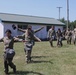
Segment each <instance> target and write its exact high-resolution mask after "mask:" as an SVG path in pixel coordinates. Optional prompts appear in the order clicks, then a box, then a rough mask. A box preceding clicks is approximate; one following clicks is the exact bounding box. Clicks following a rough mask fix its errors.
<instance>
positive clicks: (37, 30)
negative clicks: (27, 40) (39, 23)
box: [34, 26, 44, 33]
mask: <svg viewBox="0 0 76 75" xmlns="http://www.w3.org/2000/svg"><path fill="white" fill-rule="evenodd" d="M43 28H44V26H43V27H41V28H39V29H36V30H34V33H36V32H39V31H40V30H42V29H43Z"/></svg>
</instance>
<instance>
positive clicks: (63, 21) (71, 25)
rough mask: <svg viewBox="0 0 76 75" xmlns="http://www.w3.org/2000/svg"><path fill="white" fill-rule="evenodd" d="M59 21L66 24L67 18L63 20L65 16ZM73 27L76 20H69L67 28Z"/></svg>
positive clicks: (75, 25)
mask: <svg viewBox="0 0 76 75" xmlns="http://www.w3.org/2000/svg"><path fill="white" fill-rule="evenodd" d="M60 21H61V22H62V23H64V24H65V25H66V26H67V20H65V18H62V19H60ZM75 27H76V20H75V21H72V22H71V21H69V28H70V29H72V30H73V29H74V28H75Z"/></svg>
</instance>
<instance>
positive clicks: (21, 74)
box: [9, 71, 43, 75]
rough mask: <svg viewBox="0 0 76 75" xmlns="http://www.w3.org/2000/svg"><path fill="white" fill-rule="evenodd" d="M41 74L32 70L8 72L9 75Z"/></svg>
mask: <svg viewBox="0 0 76 75" xmlns="http://www.w3.org/2000/svg"><path fill="white" fill-rule="evenodd" d="M29 74H30V75H34V74H35V75H43V74H41V73H38V72H33V71H17V72H16V74H14V73H13V72H10V73H9V75H29Z"/></svg>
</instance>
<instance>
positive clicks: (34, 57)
mask: <svg viewBox="0 0 76 75" xmlns="http://www.w3.org/2000/svg"><path fill="white" fill-rule="evenodd" d="M47 57H50V56H32V58H47Z"/></svg>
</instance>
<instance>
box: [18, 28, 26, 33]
mask: <svg viewBox="0 0 76 75" xmlns="http://www.w3.org/2000/svg"><path fill="white" fill-rule="evenodd" d="M17 29H18V30H19V31H21V32H26V30H24V29H21V28H17Z"/></svg>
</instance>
